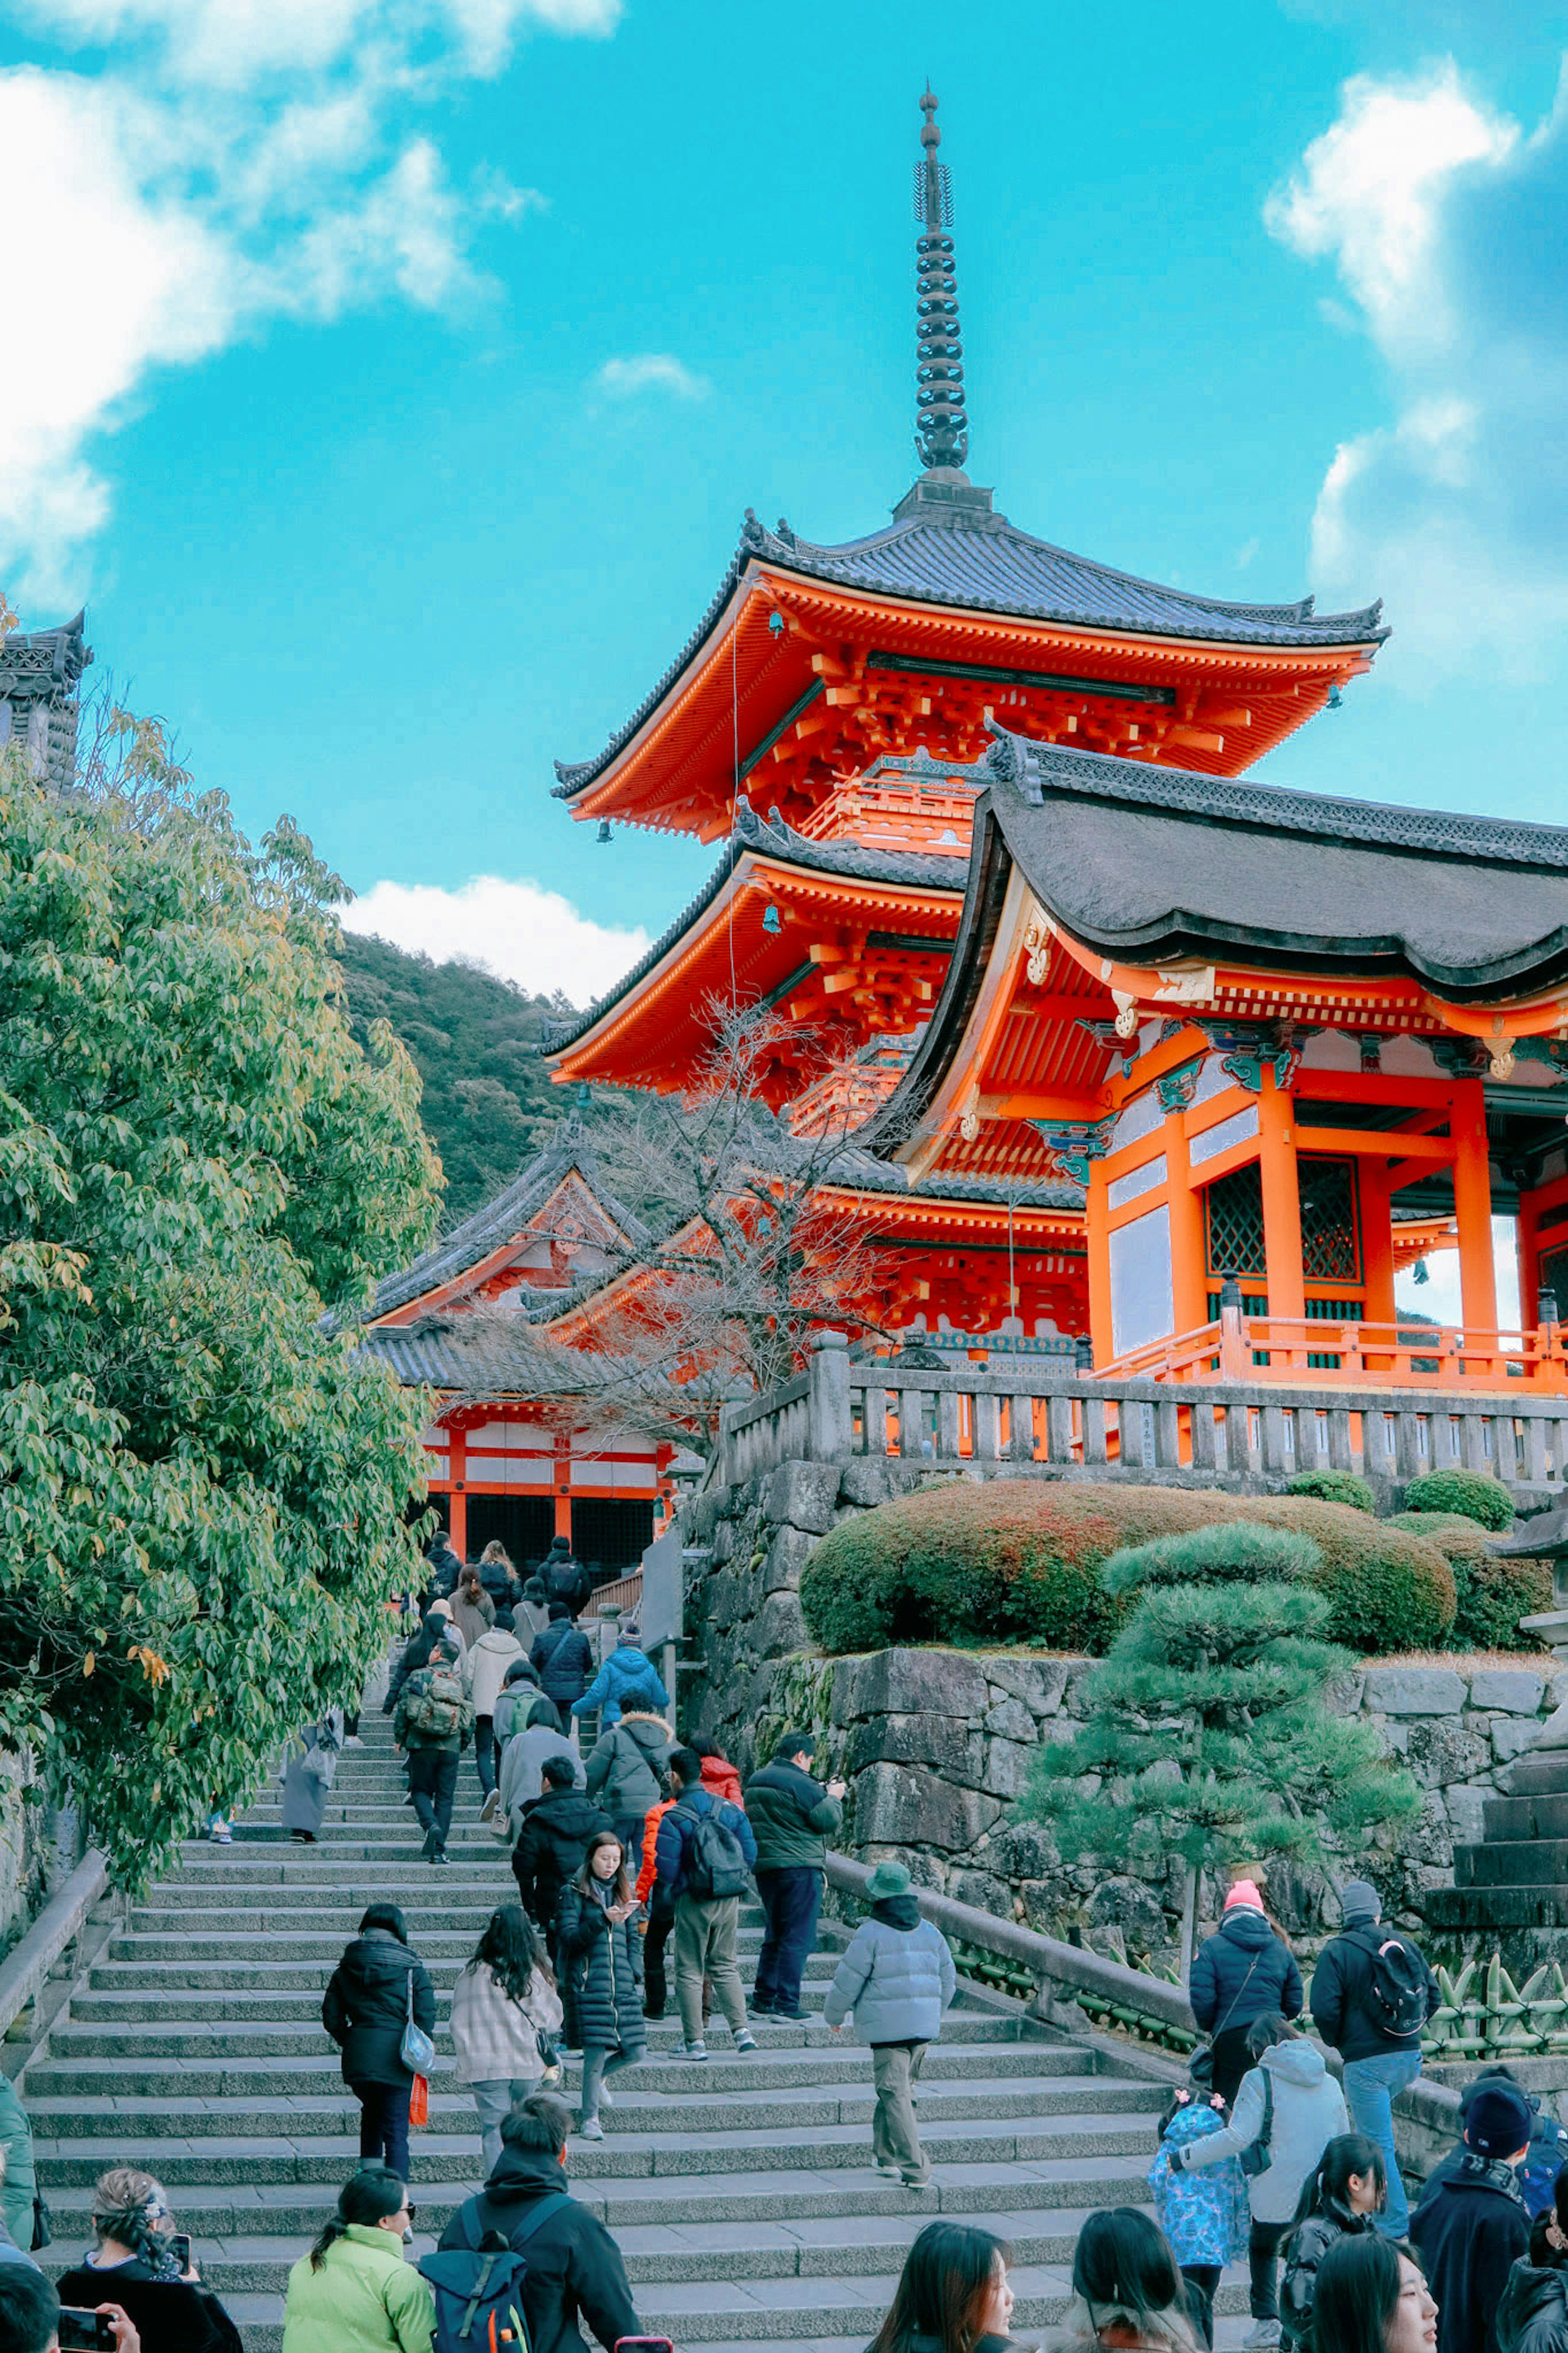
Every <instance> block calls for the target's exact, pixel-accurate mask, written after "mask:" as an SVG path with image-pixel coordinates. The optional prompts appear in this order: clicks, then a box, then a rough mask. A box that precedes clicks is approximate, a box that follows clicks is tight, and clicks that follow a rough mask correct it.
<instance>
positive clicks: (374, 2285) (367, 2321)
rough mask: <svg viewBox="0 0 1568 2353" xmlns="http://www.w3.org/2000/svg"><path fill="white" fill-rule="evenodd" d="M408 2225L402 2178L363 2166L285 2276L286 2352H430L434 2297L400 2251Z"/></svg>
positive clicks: (385, 2168)
mask: <svg viewBox="0 0 1568 2353" xmlns="http://www.w3.org/2000/svg"><path fill="white" fill-rule="evenodd" d="M413 2226H414V2209H413V2207H412V2206H411V2205H410V2204H409V2202H408V2186H407V2184H406V2182H405V2181H403V2180H402V2179H400V2178H399V2176H398V2175H397V2174H395V2172H394V2171H393V2169H392V2168H391V2167H390V2166H388V2165H362V2166H361V2168H360V2169H359V2171H358V2172H357V2173H356V2174H355V2175H354V2176H353V2179H352V2180H349V2181H345V2182H344V2184H343V2186H342V2189H340V2190H339V2192H338V2211H337V2212H336V2213H335V2214H334V2215H333V2216H332V2218H331V2221H329V2222H328V2223H327V2225H326V2227H325V2229H324V2230H323V2231H322V2232H321V2236H320V2237H319V2238H318V2239H317V2241H316V2243H315V2245H314V2246H313V2247H312V2248H311V2249H310V2253H309V2254H308V2255H301V2256H300V2260H299V2262H298V2263H296V2264H295V2265H294V2267H293V2269H292V2271H290V2273H289V2292H288V2295H287V2297H286V2298H285V2300H284V2305H283V2353H429V2348H430V2340H431V2337H433V2336H434V2334H435V2328H436V2299H435V2297H434V2296H433V2295H431V2293H430V2288H429V2285H428V2284H427V2282H426V2281H425V2280H424V2279H422V2278H421V2277H420V2275H419V2274H418V2273H417V2272H416V2270H415V2268H414V2265H413V2264H412V2263H405V2261H404V2256H403V2234H404V2232H405V2231H409V2230H412V2229H413Z"/></svg>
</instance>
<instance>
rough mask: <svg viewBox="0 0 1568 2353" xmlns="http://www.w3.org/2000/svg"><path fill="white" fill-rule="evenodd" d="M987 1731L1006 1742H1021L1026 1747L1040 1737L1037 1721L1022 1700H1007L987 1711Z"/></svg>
mask: <svg viewBox="0 0 1568 2353" xmlns="http://www.w3.org/2000/svg"><path fill="white" fill-rule="evenodd" d="M985 1729H986V1731H987V1732H994V1733H996V1734H998V1735H999V1736H1001V1738H1002V1739H1004V1740H1019V1741H1023V1742H1024V1743H1025V1744H1027V1743H1028V1742H1030V1741H1031V1740H1037V1739H1038V1737H1039V1735H1038V1734H1037V1732H1036V1730H1035V1719H1034V1717H1033V1716H1032V1715H1030V1714H1029V1711H1028V1709H1027V1708H1026V1706H1025V1705H1024V1703H1023V1701H1022V1700H1021V1699H1005V1700H1003V1701H1002V1702H1001V1704H999V1705H998V1706H996V1707H993V1708H989V1709H987V1711H986V1715H985Z"/></svg>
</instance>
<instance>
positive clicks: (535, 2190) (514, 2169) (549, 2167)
mask: <svg viewBox="0 0 1568 2353" xmlns="http://www.w3.org/2000/svg"><path fill="white" fill-rule="evenodd" d="M567 2186H568V2185H567V2180H566V2168H565V2167H564V2166H563V2164H562V2163H561V2162H560V2160H559V2159H558V2158H554V2157H551V2156H548V2155H547V2154H546V2153H545V2151H544V2150H543V2149H540V2148H510V2147H508V2145H507V2143H506V2142H505V2141H502V2143H501V2151H500V2156H499V2157H498V2158H497V2159H496V2161H495V2163H494V2165H493V2166H492V2167H491V2168H490V2177H489V2180H488V2181H487V2182H486V2184H485V2190H486V2194H487V2195H488V2196H489V2197H491V2198H494V2199H496V2200H500V2199H507V2198H538V2197H541V2196H546V2195H548V2194H549V2192H550V2191H552V2190H554V2189H565V2188H566V2187H567Z"/></svg>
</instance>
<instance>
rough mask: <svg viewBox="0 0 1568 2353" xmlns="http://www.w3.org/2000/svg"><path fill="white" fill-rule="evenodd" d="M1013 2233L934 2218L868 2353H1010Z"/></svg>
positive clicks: (910, 2259)
mask: <svg viewBox="0 0 1568 2353" xmlns="http://www.w3.org/2000/svg"><path fill="white" fill-rule="evenodd" d="M1012 2260H1013V2250H1012V2248H1011V2247H1010V2246H1008V2244H1007V2243H1006V2242H1005V2240H1004V2239H998V2238H996V2237H994V2235H993V2233H992V2232H989V2231H980V2230H976V2229H974V2228H973V2226H972V2225H971V2224H969V2223H967V2222H928V2223H927V2224H926V2226H925V2229H924V2230H923V2231H922V2232H921V2234H920V2236H919V2238H918V2239H917V2240H916V2241H915V2242H914V2245H913V2246H912V2247H911V2248H910V2252H909V2253H908V2254H907V2255H906V2256H905V2258H904V2268H903V2270H902V2272H901V2273H900V2275H899V2284H898V2287H897V2290H896V2291H895V2293H894V2296H893V2301H892V2303H891V2304H890V2305H889V2307H888V2316H887V2318H886V2320H884V2321H883V2323H882V2326H881V2327H880V2328H879V2330H878V2332H877V2334H876V2336H875V2337H873V2338H872V2340H871V2343H870V2345H869V2347H868V2348H867V2353H1003V2348H1005V2347H1006V2346H1008V2345H1010V2344H1011V2343H1012V2342H1013V2339H1012V2337H1011V2336H1010V2335H1009V2333H1008V2324H1009V2322H1010V2321H1011V2319H1012V2316H1013V2291H1012V2289H1011V2287H1009V2285H1008V2284H1007V2267H1008V2265H1009V2264H1010V2263H1011V2262H1012Z"/></svg>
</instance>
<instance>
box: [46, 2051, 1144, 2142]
mask: <svg viewBox="0 0 1568 2353" xmlns="http://www.w3.org/2000/svg"><path fill="white" fill-rule="evenodd" d="M742 2068H743V2070H744V2072H745V2073H747V2074H748V2075H751V2076H753V2077H754V2076H756V2075H757V2074H759V2073H761V2072H762V2071H761V2070H759V2069H758V2068H757V2067H756V2066H755V2064H754V2063H752V2061H751V2060H750V2058H749V2056H748V2057H747V2058H746V2059H744V2060H742V2059H737V2060H736V2061H735V2063H734V2066H733V2067H731V2063H730V2061H729V2059H728V2058H727V2057H726V2059H725V2060H724V2061H723V2062H722V2063H721V2062H720V2061H718V2060H716V2059H711V2060H710V2061H709V2063H708V2064H707V2065H706V2066H705V2067H704V2066H700V2065H695V2064H693V2063H690V2062H689V2061H686V2060H683V2059H679V2058H677V2057H675V2056H673V2055H671V2056H670V2057H668V2058H667V2059H665V2060H664V2061H663V2062H662V2063H655V2064H653V2065H651V2066H649V2067H647V2068H637V2069H634V2070H629V2071H628V2072H627V2073H625V2074H623V2075H621V2076H618V2077H617V2078H616V2104H615V2107H614V2109H613V2110H609V2109H606V2111H605V2130H606V2132H610V2131H616V2132H621V2131H632V2130H634V2129H637V2130H640V2129H641V2128H642V2126H644V2125H646V2124H658V2125H661V2126H668V2127H670V2128H671V2129H673V2130H682V2131H709V2130H716V2129H721V2128H729V2127H731V2126H735V2127H748V2128H750V2127H761V2126H769V2125H775V2126H777V2127H778V2129H779V2130H780V2131H781V2132H804V2131H806V2130H808V2129H815V2127H816V2126H817V2125H819V2124H861V2123H865V2124H868V2123H869V2121H870V2116H871V2110H872V2106H873V2096H872V2089H871V2084H870V2071H869V2069H868V2068H862V2070H861V2080H860V2082H859V2083H858V2084H854V2083H847V2084H825V2083H821V2082H817V2081H807V2082H805V2083H798V2082H797V2083H793V2084H791V2083H782V2084H781V2083H779V2082H778V2081H777V2080H776V2079H775V2080H773V2081H768V2080H765V2079H764V2080H763V2081H762V2082H755V2081H753V2082H749V2083H744V2084H737V2083H735V2082H734V2081H733V2075H734V2073H736V2072H737V2071H740V2070H742ZM803 2072H805V2071H803ZM580 2073H581V2071H580V2069H578V2070H575V2071H574V2081H577V2080H580ZM35 2079H36V2080H35ZM429 2081H430V2100H431V2108H430V2113H431V2115H432V2116H433V2117H436V2118H439V2119H443V2120H445V2119H448V2118H456V2119H462V2118H463V2117H464V2116H472V2114H473V2108H472V2099H471V2095H470V2094H469V2093H468V2090H467V2088H466V2086H465V2085H463V2084H460V2083H459V2082H458V2078H457V2075H456V2073H455V2072H454V2067H453V2063H451V2062H450V2061H445V2062H437V2065H436V2066H435V2067H433V2068H432V2070H431V2073H430V2078H429ZM623 2086H624V2087H625V2095H624V2096H623ZM1165 2097H1166V2094H1165V2092H1164V2088H1163V2085H1161V2084H1140V2083H1137V2082H1136V2081H1134V2080H1132V2079H1131V2078H1129V2079H1126V2080H1122V2081H1111V2080H1109V2079H1090V2080H1089V2084H1086V2083H1085V2081H1084V2080H1083V2079H1082V2078H1076V2079H1075V2078H1073V2077H1070V2076H1069V2077H1068V2079H1067V2080H1066V2081H1065V2082H1058V2081H1055V2080H1053V2079H1052V2078H1049V2077H1042V2076H1038V2075H1012V2076H1007V2075H990V2074H983V2073H975V2074H972V2075H971V2074H964V2075H959V2076H952V2077H948V2076H942V2077H933V2078H931V2081H929V2082H927V2083H922V2085H921V2098H920V2103H919V2105H920V2113H921V2119H922V2123H923V2122H924V2121H925V2120H927V2119H930V2120H931V2122H932V2123H933V2124H937V2123H941V2122H942V2121H943V2120H944V2119H951V2118H953V2117H966V2118H967V2117H972V2116H994V2117H998V2118H1000V2117H1013V2118H1016V2117H1020V2116H1041V2117H1044V2116H1057V2115H1074V2114H1078V2113H1079V2112H1080V2111H1081V2110H1082V2109H1083V2107H1084V2106H1085V2105H1086V2101H1087V2100H1088V2099H1090V2098H1092V2101H1093V2105H1094V2107H1095V2110H1096V2112H1097V2113H1100V2114H1102V2115H1111V2114H1114V2115H1117V2116H1121V2115H1127V2116H1150V2115H1153V2114H1155V2113H1156V2112H1157V2111H1158V2110H1159V2109H1160V2108H1161V2107H1162V2106H1163V2105H1164V2101H1165ZM448 2102H449V2103H450V2105H447V2103H448ZM27 2105H28V2109H29V2112H30V2114H31V2116H32V2117H33V2121H34V2126H35V2128H36V2129H37V2130H38V2131H40V2132H43V2133H45V2134H52V2135H54V2136H56V2137H61V2138H64V2137H74V2136H76V2135H78V2134H80V2133H83V2132H91V2131H96V2130H97V2129H98V2127H99V2125H100V2122H101V2120H102V2118H103V2116H105V2115H106V2114H109V2115H114V2116H124V2118H125V2119H126V2122H127V2124H128V2126H130V2127H131V2128H132V2130H145V2129H156V2128H157V2126H156V2123H155V2122H154V2123H151V2124H150V2123H149V2119H155V2118H159V2117H162V2116H163V2115H164V2114H165V2113H166V2112H167V2111H168V2110H169V2109H171V2108H172V2109H174V2111H176V2112H177V2113H178V2115H179V2117H180V2120H181V2129H182V2132H183V2134H184V2136H186V2137H189V2136H191V2135H193V2134H195V2133H196V2132H197V2131H205V2130H208V2129H211V2130H216V2131H220V2132H221V2131H226V2130H231V2129H232V2128H233V2124H234V2121H235V2119H236V2118H237V2117H239V2116H244V2115H246V2114H247V2113H248V2114H252V2115H256V2116H260V2115H262V2114H264V2113H265V2114H268V2115H271V2114H273V2113H274V2112H275V2110H276V2109H277V2108H278V2107H279V2106H281V2107H284V2108H286V2109H287V2110H288V2111H289V2116H291V2117H294V2116H299V2115H300V2111H301V2109H302V2108H305V2109H308V2110H309V2112H310V2114H311V2115H312V2116H315V2115H317V2114H318V2112H319V2114H320V2115H321V2116H324V2117H325V2118H327V2119H328V2121H327V2122H325V2123H324V2124H322V2125H321V2127H320V2128H321V2129H322V2130H326V2131H336V2132H341V2131H346V2130H347V2129H348V2128H349V2126H351V2125H353V2126H355V2127H356V2128H357V2126H358V2122H359V2109H358V2106H357V2104H356V2103H355V2102H354V2100H353V2094H351V2093H349V2092H348V2091H347V2090H346V2088H345V2086H344V2084H343V2080H342V2073H341V2072H340V2070H339V2068H338V2066H337V2064H336V2063H335V2055H334V2060H333V2062H332V2063H328V2061H327V2060H326V2059H325V2057H322V2058H320V2059H316V2060H310V2059H258V2060H238V2061H236V2062H234V2063H231V2064H229V2065H227V2066H222V2067H201V2066H198V2065H196V2064H195V2063H190V2064H188V2065H185V2066H180V2065H169V2064H167V2063H162V2062H152V2063H148V2064H147V2065H145V2066H140V2067H138V2066H129V2065H125V2064H121V2065H116V2066H110V2067H105V2066H104V2065H103V2064H102V2063H100V2062H98V2061H96V2060H79V2061H77V2062H75V2063H67V2064H61V2065H47V2066H45V2067H43V2068H35V2069H34V2070H32V2071H31V2073H29V2076H28V2081H27ZM198 2116H199V2117H200V2118H201V2121H200V2122H199V2123H198V2121H197V2118H198ZM300 2128H301V2129H302V2128H303V2127H302V2126H301V2127H300ZM448 2128H452V2129H455V2128H456V2126H449V2127H448ZM475 2128H476V2129H477V2126H476V2127H475Z"/></svg>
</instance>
